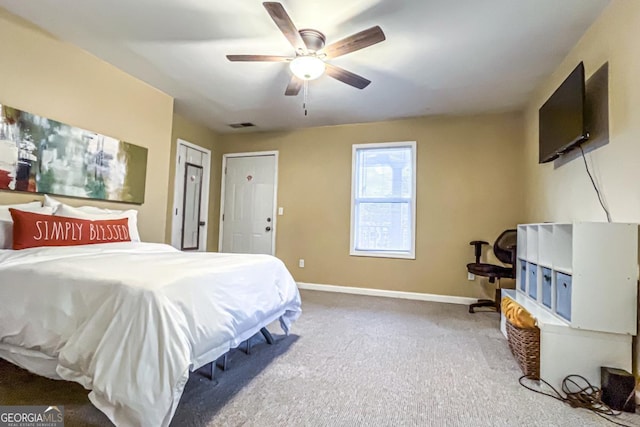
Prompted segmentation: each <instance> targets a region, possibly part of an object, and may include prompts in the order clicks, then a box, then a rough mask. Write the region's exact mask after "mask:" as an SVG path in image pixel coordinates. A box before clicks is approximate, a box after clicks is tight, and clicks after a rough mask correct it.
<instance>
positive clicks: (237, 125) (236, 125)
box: [229, 122, 255, 129]
mask: <svg viewBox="0 0 640 427" xmlns="http://www.w3.org/2000/svg"><path fill="white" fill-rule="evenodd" d="M229 126H231V127H232V128H234V129H241V128H251V127H254V126H255V125H254V124H253V123H251V122H244V123H231V124H230V125H229Z"/></svg>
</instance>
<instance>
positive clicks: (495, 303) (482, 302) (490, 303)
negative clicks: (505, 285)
mask: <svg viewBox="0 0 640 427" xmlns="http://www.w3.org/2000/svg"><path fill="white" fill-rule="evenodd" d="M500 293H501V288H500V287H499V286H498V287H497V288H496V299H494V300H491V299H479V300H478V302H474V303H473V304H471V305H469V313H475V311H473V310H474V309H476V308H478V307H491V308H494V309H495V310H496V311H497V312H498V313H499V312H500Z"/></svg>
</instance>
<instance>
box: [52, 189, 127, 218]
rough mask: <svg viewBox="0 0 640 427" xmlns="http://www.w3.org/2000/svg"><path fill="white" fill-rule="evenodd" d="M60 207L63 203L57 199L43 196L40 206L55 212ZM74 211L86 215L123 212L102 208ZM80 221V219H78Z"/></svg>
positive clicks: (81, 207)
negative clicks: (85, 213) (50, 208)
mask: <svg viewBox="0 0 640 427" xmlns="http://www.w3.org/2000/svg"><path fill="white" fill-rule="evenodd" d="M60 205H64V203H62V202H61V201H59V200H58V199H54V198H53V197H51V196H49V195H48V194H45V195H44V202H43V203H42V206H51V207H52V208H53V210H54V211H55V210H56V209H57V208H58V207H59V206H60ZM65 206H68V207H72V206H69V205H65ZM74 209H78V210H80V211H82V212H87V213H92V214H116V213H117V214H120V213H123V212H125V211H119V210H115V209H103V208H97V207H95V206H80V207H77V208H74ZM80 219H82V218H80Z"/></svg>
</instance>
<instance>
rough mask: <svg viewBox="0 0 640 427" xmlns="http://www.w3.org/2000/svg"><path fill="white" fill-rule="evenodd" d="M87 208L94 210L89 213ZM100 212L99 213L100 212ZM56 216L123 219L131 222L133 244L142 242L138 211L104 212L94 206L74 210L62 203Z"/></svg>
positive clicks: (130, 230)
mask: <svg viewBox="0 0 640 427" xmlns="http://www.w3.org/2000/svg"><path fill="white" fill-rule="evenodd" d="M85 208H93V209H89V211H87V210H86V209H85ZM98 211H99V212H98ZM53 214H54V215H56V216H63V217H66V218H78V219H94V220H95V219H121V218H127V219H128V220H129V236H131V241H132V242H139V241H140V233H139V232H138V211H137V210H135V209H129V210H128V211H120V212H104V209H100V208H94V207H93V206H83V207H82V208H74V207H71V206H69V205H65V204H64V203H60V204H59V205H58V207H57V208H56V209H55V211H54V212H53Z"/></svg>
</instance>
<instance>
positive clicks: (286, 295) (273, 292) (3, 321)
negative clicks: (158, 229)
mask: <svg viewBox="0 0 640 427" xmlns="http://www.w3.org/2000/svg"><path fill="white" fill-rule="evenodd" d="M300 313H301V303H300V295H299V293H298V290H297V287H296V284H295V282H294V280H293V278H292V277H291V275H290V273H289V272H288V271H287V269H286V267H285V266H284V264H283V263H282V262H281V261H280V260H278V259H277V258H275V257H272V256H269V255H241V254H219V253H184V252H180V251H178V250H176V249H174V248H172V247H170V246H168V245H164V244H154V243H142V242H124V243H104V244H93V245H83V246H68V247H37V248H30V249H24V250H0V357H2V358H3V359H6V360H8V361H9V362H12V363H14V364H16V365H18V366H21V367H23V368H25V369H28V370H29V371H31V372H34V373H36V374H38V375H42V376H46V377H49V378H54V379H64V380H68V381H75V382H78V383H80V384H82V385H83V386H84V387H85V388H86V389H89V390H91V392H90V393H89V399H90V400H91V402H92V403H93V404H94V405H95V406H96V407H97V408H98V409H100V410H101V411H102V412H104V413H105V414H106V415H107V416H108V417H109V418H110V419H111V421H112V422H113V423H114V424H116V425H118V426H154V427H157V426H167V425H169V423H170V421H171V418H172V416H173V414H174V412H175V410H176V407H177V405H178V402H179V400H180V397H181V395H182V391H183V388H184V386H185V384H186V382H187V379H188V376H189V372H190V371H194V370H196V369H198V368H200V367H202V366H204V365H205V364H207V363H209V362H212V361H215V360H216V359H217V358H219V357H220V356H222V355H223V354H225V353H226V352H227V351H228V350H229V349H231V348H235V347H237V346H238V345H239V344H240V343H242V342H243V341H245V340H247V339H248V338H250V337H251V336H253V335H254V334H256V333H258V332H259V331H260V330H261V329H262V328H263V327H265V326H266V325H268V324H270V323H271V322H273V321H276V320H278V319H279V321H280V325H281V327H282V329H283V330H284V331H285V333H288V331H289V327H290V326H291V323H292V322H293V321H295V320H296V319H297V318H298V316H299V315H300Z"/></svg>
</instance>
